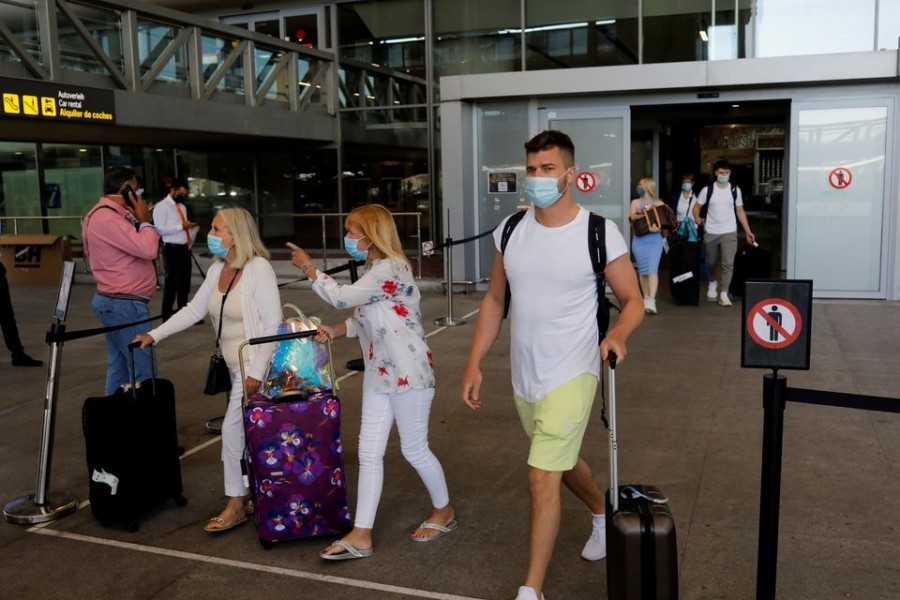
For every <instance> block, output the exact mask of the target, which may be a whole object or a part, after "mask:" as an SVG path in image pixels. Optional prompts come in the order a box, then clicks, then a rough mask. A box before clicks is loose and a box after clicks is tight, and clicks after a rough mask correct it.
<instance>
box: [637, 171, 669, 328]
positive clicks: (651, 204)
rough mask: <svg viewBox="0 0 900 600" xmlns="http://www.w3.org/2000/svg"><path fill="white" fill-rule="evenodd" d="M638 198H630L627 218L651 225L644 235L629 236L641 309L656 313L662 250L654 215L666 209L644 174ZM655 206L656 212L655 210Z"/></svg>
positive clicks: (661, 236)
mask: <svg viewBox="0 0 900 600" xmlns="http://www.w3.org/2000/svg"><path fill="white" fill-rule="evenodd" d="M637 196H638V197H637V198H635V199H634V200H632V201H631V212H630V213H629V215H628V220H629V222H630V223H631V224H632V228H633V227H634V223H635V221H638V220H640V221H646V220H647V219H649V222H650V225H649V226H648V228H647V231H646V233H644V234H643V235H638V234H637V233H635V235H634V236H633V237H632V238H631V251H632V252H634V258H635V259H637V264H638V273H639V274H640V281H641V291H642V292H643V294H644V311H645V312H646V313H647V314H650V315H655V314H656V312H657V310H656V293H657V291H658V290H659V260H660V258H662V252H663V231H662V226H661V225H662V223H661V221H660V220H659V219H658V218H657V216H658V214H659V212H660V208H659V207H662V208H663V209H665V208H668V207H666V206H665V203H664V202H663V201H662V200H660V199H659V196H657V194H656V180H655V179H653V178H652V177H644V178H643V179H641V180H640V181H639V182H638V185H637ZM654 208H656V212H654Z"/></svg>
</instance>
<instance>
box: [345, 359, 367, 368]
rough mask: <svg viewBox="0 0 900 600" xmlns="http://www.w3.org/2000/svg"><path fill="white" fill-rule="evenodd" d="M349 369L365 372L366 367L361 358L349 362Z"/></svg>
mask: <svg viewBox="0 0 900 600" xmlns="http://www.w3.org/2000/svg"><path fill="white" fill-rule="evenodd" d="M347 368H348V369H350V370H351V371H365V370H366V365H365V362H363V359H361V358H354V359H353V360H348V361H347Z"/></svg>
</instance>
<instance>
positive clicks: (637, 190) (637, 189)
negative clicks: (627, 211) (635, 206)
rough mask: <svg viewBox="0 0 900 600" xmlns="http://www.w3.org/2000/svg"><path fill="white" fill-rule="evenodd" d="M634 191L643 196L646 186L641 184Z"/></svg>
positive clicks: (638, 195)
mask: <svg viewBox="0 0 900 600" xmlns="http://www.w3.org/2000/svg"><path fill="white" fill-rule="evenodd" d="M634 191H635V192H637V197H638V198H641V197H643V195H644V188H642V187H641V186H637V187H636V188H634Z"/></svg>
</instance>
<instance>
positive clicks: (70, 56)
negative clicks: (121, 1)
mask: <svg viewBox="0 0 900 600" xmlns="http://www.w3.org/2000/svg"><path fill="white" fill-rule="evenodd" d="M68 6H69V8H70V10H71V11H72V12H73V13H74V15H75V16H76V17H77V18H78V20H79V21H81V24H82V25H84V26H85V27H86V28H87V30H88V31H89V32H90V34H91V37H92V38H93V39H94V41H95V42H96V43H97V45H99V46H100V48H101V49H102V50H103V52H104V53H105V54H106V56H107V57H109V59H110V61H111V62H112V64H113V65H114V66H115V68H117V69H118V71H119V72H120V73H121V72H122V71H123V70H124V64H125V60H124V55H123V53H122V31H121V29H119V14H118V13H117V12H115V11H112V10H105V9H101V8H94V7H89V6H83V5H79V4H74V3H70V4H69V5H68ZM57 28H58V32H59V53H60V62H61V64H62V67H63V68H65V69H70V70H72V71H86V72H88V73H108V70H107V68H106V66H105V65H104V64H103V63H102V62H101V61H100V59H99V58H98V57H97V55H96V54H94V51H93V49H92V48H91V47H90V46H89V45H88V43H87V41H85V39H84V38H83V37H82V36H81V33H80V32H79V31H78V30H77V29H76V28H75V24H74V23H72V21H71V20H70V19H69V18H68V17H67V16H66V14H65V13H64V12H62V11H60V10H57Z"/></svg>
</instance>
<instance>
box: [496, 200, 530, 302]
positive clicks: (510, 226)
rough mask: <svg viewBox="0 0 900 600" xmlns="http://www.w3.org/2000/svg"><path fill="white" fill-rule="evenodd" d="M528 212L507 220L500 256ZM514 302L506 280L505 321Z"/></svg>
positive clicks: (519, 213)
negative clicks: (510, 305)
mask: <svg viewBox="0 0 900 600" xmlns="http://www.w3.org/2000/svg"><path fill="white" fill-rule="evenodd" d="M526 212H528V209H527V208H526V209H524V210H520V211H519V212H517V213H515V214H512V215H510V217H509V218H508V219H507V220H506V223H504V224H503V232H502V233H501V234H500V254H505V253H506V245H507V244H509V238H510V237H512V233H513V230H514V229H515V228H516V225H518V224H519V223H520V222H521V221H522V219H523V218H525V213H526ZM510 302H512V292H511V291H510V289H509V280H508V279H507V280H506V292H505V295H504V298H503V318H504V319H505V318H506V317H507V315H509V304H510Z"/></svg>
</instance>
